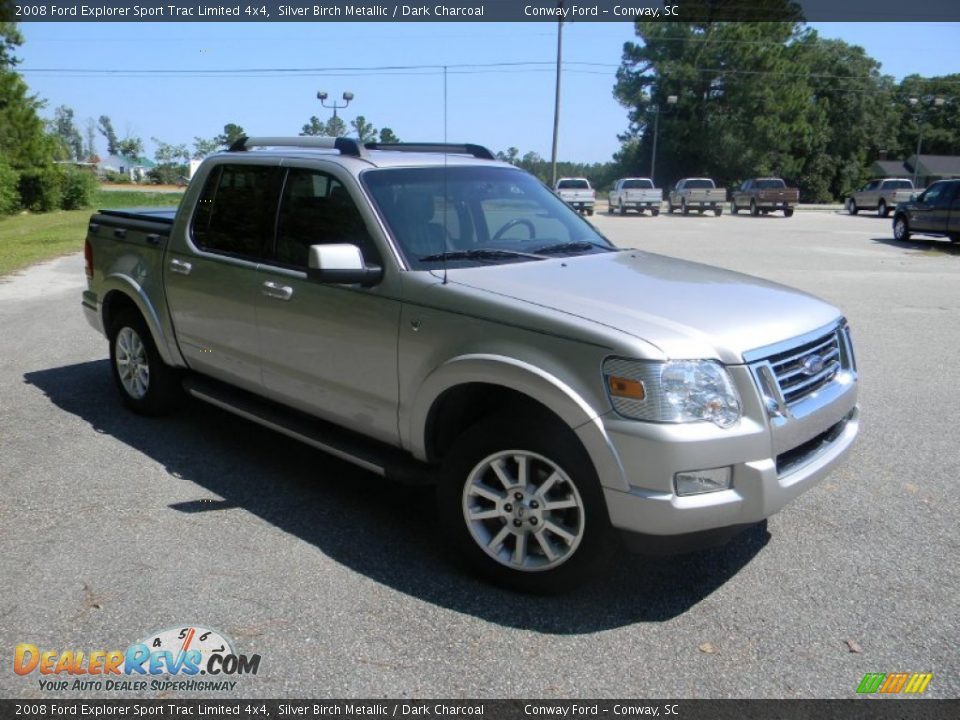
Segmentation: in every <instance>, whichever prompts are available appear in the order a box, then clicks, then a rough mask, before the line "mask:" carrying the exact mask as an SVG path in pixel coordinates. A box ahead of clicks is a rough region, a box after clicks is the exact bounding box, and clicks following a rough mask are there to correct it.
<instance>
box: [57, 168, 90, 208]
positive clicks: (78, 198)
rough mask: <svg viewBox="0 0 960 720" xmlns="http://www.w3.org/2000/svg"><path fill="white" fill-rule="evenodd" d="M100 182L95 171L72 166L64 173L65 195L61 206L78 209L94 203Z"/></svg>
mask: <svg viewBox="0 0 960 720" xmlns="http://www.w3.org/2000/svg"><path fill="white" fill-rule="evenodd" d="M98 187H99V183H98V182H97V179H96V178H95V177H94V176H93V173H91V172H88V171H86V170H80V169H79V168H70V169H68V170H67V171H66V172H65V173H64V175H63V196H62V197H61V199H60V207H62V208H63V209H64V210H77V209H79V208H85V207H90V206H91V205H92V204H93V196H94V193H96V192H97V188H98Z"/></svg>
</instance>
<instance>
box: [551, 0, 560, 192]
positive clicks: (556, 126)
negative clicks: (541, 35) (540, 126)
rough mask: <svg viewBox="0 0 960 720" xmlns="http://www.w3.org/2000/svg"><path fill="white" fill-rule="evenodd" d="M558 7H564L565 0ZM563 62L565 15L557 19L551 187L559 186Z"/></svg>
mask: <svg viewBox="0 0 960 720" xmlns="http://www.w3.org/2000/svg"><path fill="white" fill-rule="evenodd" d="M557 7H558V8H560V9H563V0H559V2H558V3H557ZM562 64H563V15H560V16H559V17H558V20H557V89H556V92H555V93H554V98H553V150H552V151H551V153H550V176H551V180H550V187H556V186H557V140H558V138H559V135H560V72H561V69H562Z"/></svg>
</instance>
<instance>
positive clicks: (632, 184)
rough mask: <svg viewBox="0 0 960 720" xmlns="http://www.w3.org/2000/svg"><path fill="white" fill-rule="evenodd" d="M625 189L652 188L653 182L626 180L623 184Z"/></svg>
mask: <svg viewBox="0 0 960 720" xmlns="http://www.w3.org/2000/svg"><path fill="white" fill-rule="evenodd" d="M621 187H622V188H623V189H624V190H651V189H653V183H652V182H651V181H650V180H643V179H638V180H624V181H623V185H622V186H621Z"/></svg>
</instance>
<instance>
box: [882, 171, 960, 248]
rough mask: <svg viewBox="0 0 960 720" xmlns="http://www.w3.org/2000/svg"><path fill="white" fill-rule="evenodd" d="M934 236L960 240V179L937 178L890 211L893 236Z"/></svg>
mask: <svg viewBox="0 0 960 720" xmlns="http://www.w3.org/2000/svg"><path fill="white" fill-rule="evenodd" d="M912 234H917V235H936V236H939V237H948V238H950V240H951V241H952V242H960V179H957V180H940V181H939V182H935V183H933V184H932V185H931V186H930V187H928V188H927V189H926V190H924V191H923V192H922V193H920V195H919V196H917V198H916V199H915V200H910V201H909V202H904V203H900V204H899V205H897V209H896V210H894V212H893V237H894V238H896V239H897V240H909V239H910V235H912Z"/></svg>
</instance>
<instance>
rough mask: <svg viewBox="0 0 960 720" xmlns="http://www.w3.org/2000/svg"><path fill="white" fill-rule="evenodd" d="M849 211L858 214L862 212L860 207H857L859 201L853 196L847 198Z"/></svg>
mask: <svg viewBox="0 0 960 720" xmlns="http://www.w3.org/2000/svg"><path fill="white" fill-rule="evenodd" d="M847 212H848V213H849V214H850V215H856V214H857V213H858V212H860V208H858V207H857V201H856V200H854V199H853V198H847Z"/></svg>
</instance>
